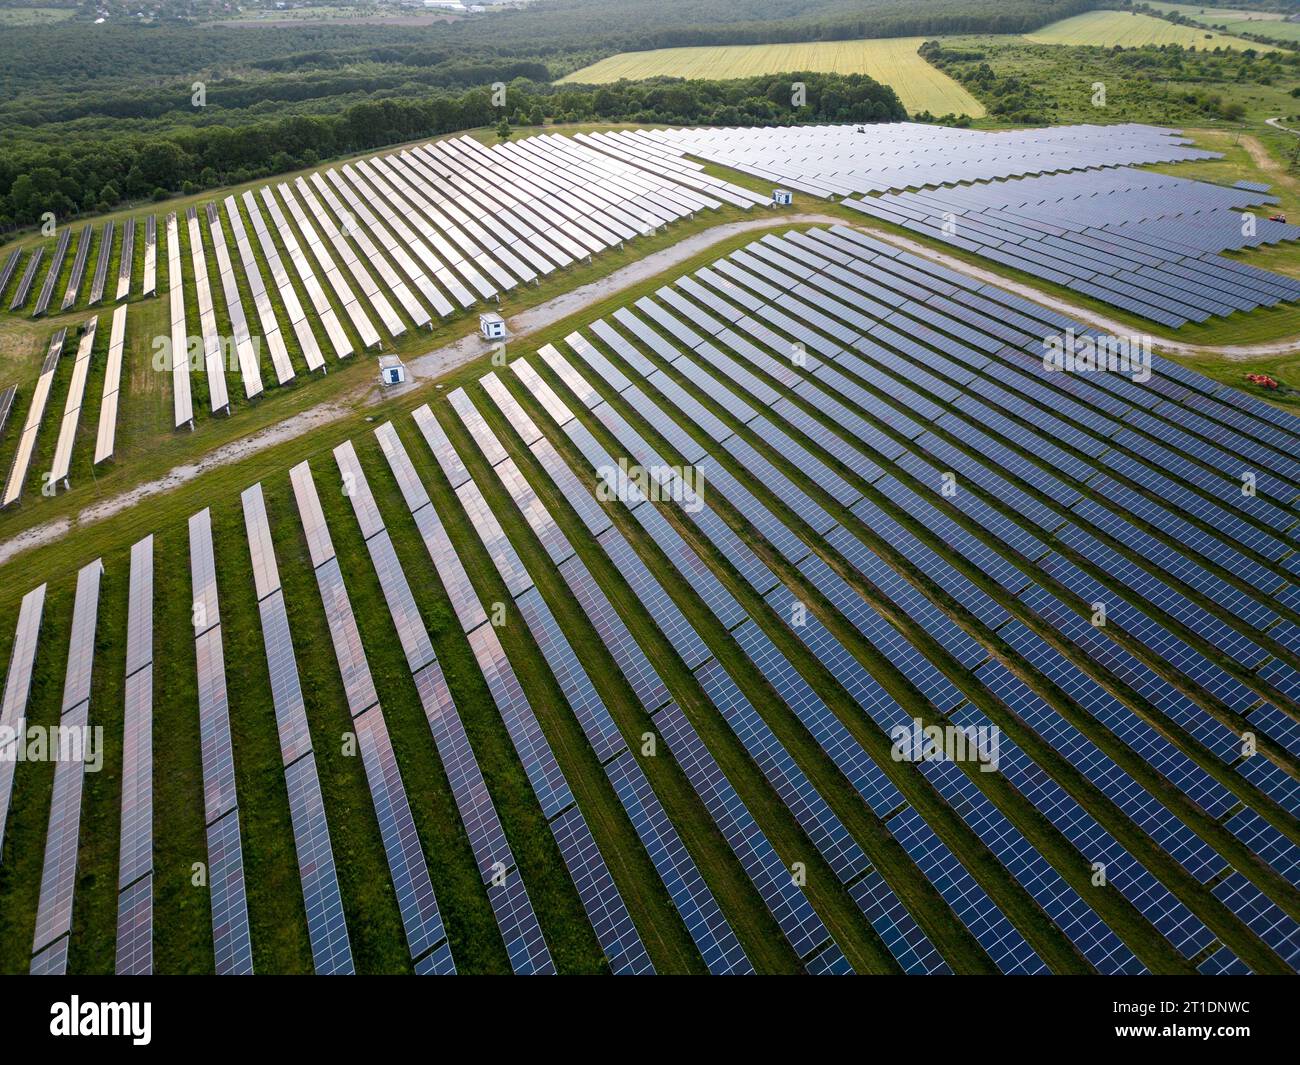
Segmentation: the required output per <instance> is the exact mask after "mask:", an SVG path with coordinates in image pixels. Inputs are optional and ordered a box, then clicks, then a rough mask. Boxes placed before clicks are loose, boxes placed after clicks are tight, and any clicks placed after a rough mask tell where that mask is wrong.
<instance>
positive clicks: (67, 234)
mask: <svg viewBox="0 0 1300 1065" xmlns="http://www.w3.org/2000/svg"><path fill="white" fill-rule="evenodd" d="M71 241H72V230H71V229H70V228H69V227H68V226H64V227H63V232H62V233H60V234H59V239H58V241H57V243H56V244H55V245H54V253H53V255H52V256H51V257H50V265H49V269H48V270H46V272H45V280H44V281H43V282H41V290H40V292H39V293H38V294H37V296H36V304H35V306H34V307H32V317H33V318H39V317H40V316H41V315H43V314H44V313H45V312H46V310H47V309H48V308H49V306H50V299H51V298H52V297H53V296H54V285H55V282H57V281H58V279H59V273H60V272H61V271H62V269H63V260H64V258H65V257H66V256H67V254H68V244H69V243H71ZM33 261H34V260H33ZM24 295H25V293H24Z"/></svg>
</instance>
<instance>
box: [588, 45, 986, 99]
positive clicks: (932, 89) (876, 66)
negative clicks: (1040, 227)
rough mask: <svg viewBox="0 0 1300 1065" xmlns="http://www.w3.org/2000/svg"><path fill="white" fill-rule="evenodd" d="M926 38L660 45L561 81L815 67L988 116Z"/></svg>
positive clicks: (736, 75)
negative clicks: (928, 54)
mask: <svg viewBox="0 0 1300 1065" xmlns="http://www.w3.org/2000/svg"><path fill="white" fill-rule="evenodd" d="M924 40H925V38H924V37H892V38H887V39H883V40H867V41H825V42H815V43H809V44H753V45H749V44H746V45H727V46H723V47H710V48H660V49H656V50H655V51H652V52H622V53H620V54H619V55H615V56H610V57H609V58H608V59H602V60H601V61H600V62H599V63H594V64H593V65H591V66H589V67H584V68H583V69H582V70H578V71H575V72H574V73H572V74H570V75H569V76H568V77H567V78H564V79H563V80H564V81H566V82H581V83H584V84H603V83H606V82H611V81H618V80H620V79H621V78H627V79H629V80H632V81H635V80H638V79H640V78H653V77H658V76H661V75H667V76H671V77H677V78H746V77H751V76H753V75H756V74H781V73H786V72H789V71H796V70H817V71H824V72H827V73H834V74H869V75H870V76H871V77H873V78H875V79H876V80H877V81H879V82H882V83H883V84H885V85H889V86H891V87H892V88H893V89H894V91H895V92H897V93H898V97H899V99H900V100H902V101H903V106H904V107H906V108H907V111H908V113H909V114H915V113H916V112H918V111H929V112H931V113H932V114H935V115H945V114H950V113H951V114H956V115H960V114H967V115H970V116H971V117H972V118H979V117H980V116H981V115H983V114H984V108H983V107H982V106H981V105H980V102H979V101H978V100H976V99H975V97H973V96H972V95H971V94H970V93H968V92H967V91H966V90H965V89H964V88H962V87H961V86H960V85H959V84H957V82H955V81H953V79H952V78H950V77H948V75H947V74H944V73H943V72H942V71H940V70H937V69H935V68H934V67H932V66H931V65H930V64H929V63H927V62H926V61H925V60H924V59H922V58H921V57H920V56H919V55H917V54H916V50H917V49H918V48H919V47H920V46H921V43H922V42H923V41H924Z"/></svg>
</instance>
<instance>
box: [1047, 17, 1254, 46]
mask: <svg viewBox="0 0 1300 1065" xmlns="http://www.w3.org/2000/svg"><path fill="white" fill-rule="evenodd" d="M1025 37H1026V39H1027V40H1030V41H1034V42H1035V43H1037V44H1084V45H1094V46H1096V47H1100V48H1111V47H1114V46H1115V45H1119V46H1120V47H1122V48H1141V47H1142V46H1143V45H1145V44H1181V45H1182V46H1183V47H1184V48H1200V49H1214V48H1239V49H1244V48H1258V47H1259V45H1257V44H1255V43H1254V42H1253V41H1245V40H1242V39H1241V38H1240V37H1230V36H1227V35H1226V34H1222V33H1215V32H1213V31H1212V30H1205V31H1204V32H1202V31H1199V30H1194V29H1192V28H1191V27H1190V26H1175V25H1174V24H1173V23H1172V22H1165V21H1164V20H1163V19H1158V18H1152V17H1151V16H1150V15H1138V14H1131V13H1128V12H1124V11H1088V12H1086V13H1085V14H1082V15H1075V16H1074V18H1067V19H1062V20H1061V21H1060V22H1053V23H1052V24H1051V25H1050V26H1044V27H1043V28H1042V29H1041V30H1038V31H1036V32H1035V33H1028V34H1025Z"/></svg>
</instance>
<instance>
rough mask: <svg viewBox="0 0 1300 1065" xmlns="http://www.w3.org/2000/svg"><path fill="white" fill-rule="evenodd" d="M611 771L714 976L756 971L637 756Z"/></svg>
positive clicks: (624, 757) (626, 757)
mask: <svg viewBox="0 0 1300 1065" xmlns="http://www.w3.org/2000/svg"><path fill="white" fill-rule="evenodd" d="M605 772H606V773H607V774H608V775H609V779H610V783H612V784H613V785H614V790H615V791H616V792H617V793H618V796H619V799H620V801H621V802H622V803H623V808H624V809H625V810H627V812H628V816H629V817H630V818H631V821H632V827H633V829H635V831H636V834H637V837H638V838H639V839H640V840H641V844H642V846H644V847H645V849H646V853H647V854H648V855H649V856H650V861H651V862H652V863H653V864H654V866H655V869H656V870H658V872H659V877H660V879H661V880H662V881H663V882H664V885H665V886H666V887H667V889H668V894H669V897H670V898H671V899H672V901H673V906H674V907H675V908H676V909H677V912H678V913H679V914H681V917H682V920H683V921H684V922H685V924H686V931H687V932H688V933H689V934H690V937H691V939H692V940H693V941H694V943H695V946H696V948H697V949H698V950H699V952H700V955H701V956H702V957H703V959H704V964H705V965H706V966H707V967H708V970H709V972H710V973H712V974H714V975H728V974H731V975H738V974H745V973H752V972H754V971H755V970H754V966H753V964H752V963H751V962H750V960H749V958H748V957H747V956H746V954H745V950H744V947H742V946H741V944H740V940H739V939H737V938H736V934H735V932H734V931H732V929H731V926H730V924H728V922H727V919H726V917H725V916H724V915H723V913H722V910H721V909H720V908H719V907H718V904H717V901H716V900H715V899H714V897H713V894H712V892H711V891H710V890H709V887H708V885H707V884H706V883H705V881H704V878H703V877H702V876H700V872H699V870H698V869H697V868H696V866H695V863H694V861H693V860H692V859H691V857H690V855H689V854H688V853H687V851H686V848H685V846H684V845H683V844H682V841H681V838H680V837H679V836H678V834H677V830H676V829H675V828H674V827H673V823H672V822H671V821H670V820H669V819H668V815H667V814H666V813H665V812H664V809H663V807H662V806H661V805H660V803H659V800H658V798H657V797H656V796H655V794H654V792H653V791H652V790H651V789H650V782H649V781H648V780H646V778H645V774H644V773H643V772H642V771H641V767H640V766H639V765H638V764H637V761H636V756H635V755H634V754H632V752H630V751H628V752H625V753H624V754H623V755H622V756H621V757H619V758H617V759H615V760H614V761H612V762H610V763H609V765H607V766H606V767H605Z"/></svg>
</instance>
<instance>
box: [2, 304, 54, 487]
mask: <svg viewBox="0 0 1300 1065" xmlns="http://www.w3.org/2000/svg"><path fill="white" fill-rule="evenodd" d="M67 334H68V331H67V329H66V328H64V329H60V330H59V331H58V332H56V333H55V334H54V336H52V337H51V338H50V346H49V348H48V350H47V351H46V353H45V361H44V362H43V363H42V364H41V372H40V376H39V377H38V378H37V379H36V389H35V391H34V392H33V393H32V402H31V405H30V406H29V407H28V408H27V420H26V422H25V423H24V425H23V433H22V436H21V437H20V438H19V440H18V448H17V450H16V451H15V452H14V459H13V464H12V465H11V466H10V467H9V477H8V479H7V480H6V481H5V491H4V498H3V500H0V506H4V507H7V506H9V505H10V504H11V503H13V502H15V501H16V500H17V499H18V497H19V496H20V495H22V491H23V485H24V484H25V483H26V481H27V472H28V468H29V467H30V465H31V461H32V456H33V454H34V452H35V450H36V437H37V434H38V433H39V432H40V428H41V420H42V418H44V416H45V405H46V403H47V402H48V401H49V397H50V389H51V388H52V387H53V384H54V374H55V371H56V370H57V369H58V365H59V355H60V353H61V352H62V351H63V341H64V339H65V338H66V337H67Z"/></svg>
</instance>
